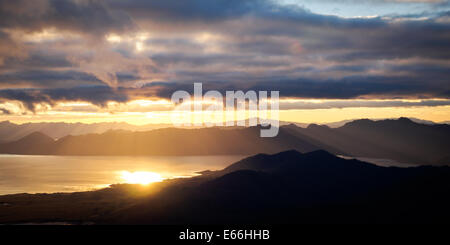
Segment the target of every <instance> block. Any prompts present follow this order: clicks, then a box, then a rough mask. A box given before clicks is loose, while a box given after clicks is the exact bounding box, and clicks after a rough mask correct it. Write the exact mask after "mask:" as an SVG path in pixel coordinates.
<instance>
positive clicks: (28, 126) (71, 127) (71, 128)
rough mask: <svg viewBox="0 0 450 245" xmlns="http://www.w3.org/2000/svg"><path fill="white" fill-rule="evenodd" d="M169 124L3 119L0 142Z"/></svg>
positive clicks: (0, 126)
mask: <svg viewBox="0 0 450 245" xmlns="http://www.w3.org/2000/svg"><path fill="white" fill-rule="evenodd" d="M169 126H171V124H147V125H132V124H128V123H124V122H104V123H90V124H87V123H65V122H40V123H24V124H15V123H11V122H9V121H2V122H0V142H10V141H15V140H18V139H20V138H22V137H25V136H27V135H28V134H31V133H33V132H41V133H44V134H46V135H48V136H50V137H52V138H54V139H59V138H61V137H64V136H67V135H83V134H90V133H104V132H106V131H109V130H129V131H148V130H152V129H157V128H164V127H169Z"/></svg>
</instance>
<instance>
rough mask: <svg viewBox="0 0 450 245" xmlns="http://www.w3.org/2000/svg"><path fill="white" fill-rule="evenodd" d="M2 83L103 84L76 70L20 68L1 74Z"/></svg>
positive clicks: (38, 85) (64, 85) (29, 84)
mask: <svg viewBox="0 0 450 245" xmlns="http://www.w3.org/2000/svg"><path fill="white" fill-rule="evenodd" d="M0 84H2V85H4V86H5V85H10V86H12V85H16V84H25V85H28V86H31V87H44V88H45V87H71V86H72V87H73V86H75V85H83V84H101V81H100V80H98V79H97V78H96V77H95V76H93V75H90V74H87V73H84V72H79V71H74V70H67V71H58V70H45V69H44V70H19V71H14V72H4V73H2V74H0Z"/></svg>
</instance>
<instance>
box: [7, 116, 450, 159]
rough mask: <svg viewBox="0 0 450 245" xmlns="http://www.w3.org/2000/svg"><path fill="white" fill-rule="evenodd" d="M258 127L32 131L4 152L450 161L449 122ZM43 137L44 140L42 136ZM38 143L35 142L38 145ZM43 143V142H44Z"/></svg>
mask: <svg viewBox="0 0 450 245" xmlns="http://www.w3.org/2000/svg"><path fill="white" fill-rule="evenodd" d="M260 129H261V128H260V126H258V127H230V128H228V127H223V128H218V127H213V128H198V129H182V128H162V129H155V130H150V131H142V132H140V131H137V132H131V131H125V130H113V131H107V132H105V133H101V134H85V135H79V136H70V135H69V136H65V137H62V138H60V139H58V140H55V141H51V140H49V139H48V138H49V137H48V136H45V135H43V134H33V135H34V136H33V137H31V138H30V137H25V138H22V139H20V140H17V141H13V142H9V143H3V144H0V153H9V154H44V155H49V154H55V155H226V154H239V155H252V154H258V153H267V154H273V153H276V152H280V151H286V150H289V149H295V150H297V151H300V152H310V151H314V150H319V149H323V150H326V151H328V152H331V153H333V154H336V155H343V156H353V157H367V158H383V159H393V160H395V161H399V162H405V163H412V164H447V163H446V161H448V160H449V159H450V153H449V152H448V149H450V125H447V124H432V125H430V124H420V123H416V122H413V121H412V120H410V119H408V118H400V119H396V120H393V119H388V120H379V121H372V120H368V119H361V120H355V121H352V122H348V123H346V124H345V125H343V126H341V127H338V128H330V127H328V126H324V125H315V124H310V125H309V126H308V127H306V128H302V127H298V126H296V125H294V124H289V125H285V126H281V127H280V130H279V134H278V136H277V137H274V138H261V137H259V132H260ZM40 138H42V139H40ZM33 142H35V143H34V144H33ZM42 142H44V143H42Z"/></svg>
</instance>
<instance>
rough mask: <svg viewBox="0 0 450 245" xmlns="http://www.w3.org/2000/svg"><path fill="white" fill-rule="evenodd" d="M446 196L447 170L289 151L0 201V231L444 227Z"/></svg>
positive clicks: (449, 178) (449, 172) (448, 214)
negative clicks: (150, 179)
mask: <svg viewBox="0 0 450 245" xmlns="http://www.w3.org/2000/svg"><path fill="white" fill-rule="evenodd" d="M449 194H450V168H449V167H430V166H422V167H414V168H394V167H390V168H387V167H379V166H375V165H372V164H368V163H364V162H361V161H357V160H345V159H342V158H338V157H336V156H334V155H332V154H330V153H328V152H326V151H322V150H319V151H314V152H310V153H305V154H302V153H299V152H297V151H294V150H292V151H285V152H281V153H278V154H274V155H266V154H258V155H255V156H252V157H249V158H246V159H243V160H241V161H239V162H237V163H234V164H232V165H230V166H229V167H227V168H225V169H223V170H221V171H215V172H211V171H205V172H204V173H203V175H202V176H199V177H195V178H190V179H176V180H169V181H164V182H162V183H156V184H152V185H150V186H140V185H113V186H111V187H110V188H106V189H102V190H98V191H91V192H79V193H64V194H15V195H6V196H0V223H29V222H37V223H41V222H69V223H73V224H90V223H94V224H223V223H234V224H235V223H263V224H271V223H273V224H277V223H278V224H280V223H281V224H297V223H448V222H449V218H450V208H449V207H450V205H449V204H450V198H449V196H450V195H449Z"/></svg>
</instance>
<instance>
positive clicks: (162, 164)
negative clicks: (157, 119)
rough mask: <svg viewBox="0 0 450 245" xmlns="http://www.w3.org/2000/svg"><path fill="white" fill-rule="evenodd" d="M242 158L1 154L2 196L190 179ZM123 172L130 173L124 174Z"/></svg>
mask: <svg viewBox="0 0 450 245" xmlns="http://www.w3.org/2000/svg"><path fill="white" fill-rule="evenodd" d="M243 157H245V156H184V157H180V156H178V157H163V156H160V157H114V156H109V157H105V156H18V155H0V195H1V194H10V193H23V192H28V193H38V192H47V193H50V192H74V191H86V190H93V189H98V188H104V187H107V186H109V185H110V184H116V183H130V182H136V181H137V182H139V181H140V183H144V182H148V183H151V182H152V181H155V180H159V179H160V178H161V179H169V178H175V177H180V176H182V177H189V176H194V175H197V173H196V172H198V171H203V170H207V169H209V170H217V169H222V168H224V167H226V166H228V165H230V164H232V163H233V162H236V161H238V160H240V159H242V158H243ZM124 171H127V172H128V173H129V174H125V175H124V174H123V173H124ZM135 173H137V174H135ZM144 173H145V174H144ZM148 173H156V174H158V175H159V177H158V176H156V175H154V174H148ZM124 177H125V178H124ZM146 179H149V180H150V181H148V180H146ZM138 180H139V181H138Z"/></svg>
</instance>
